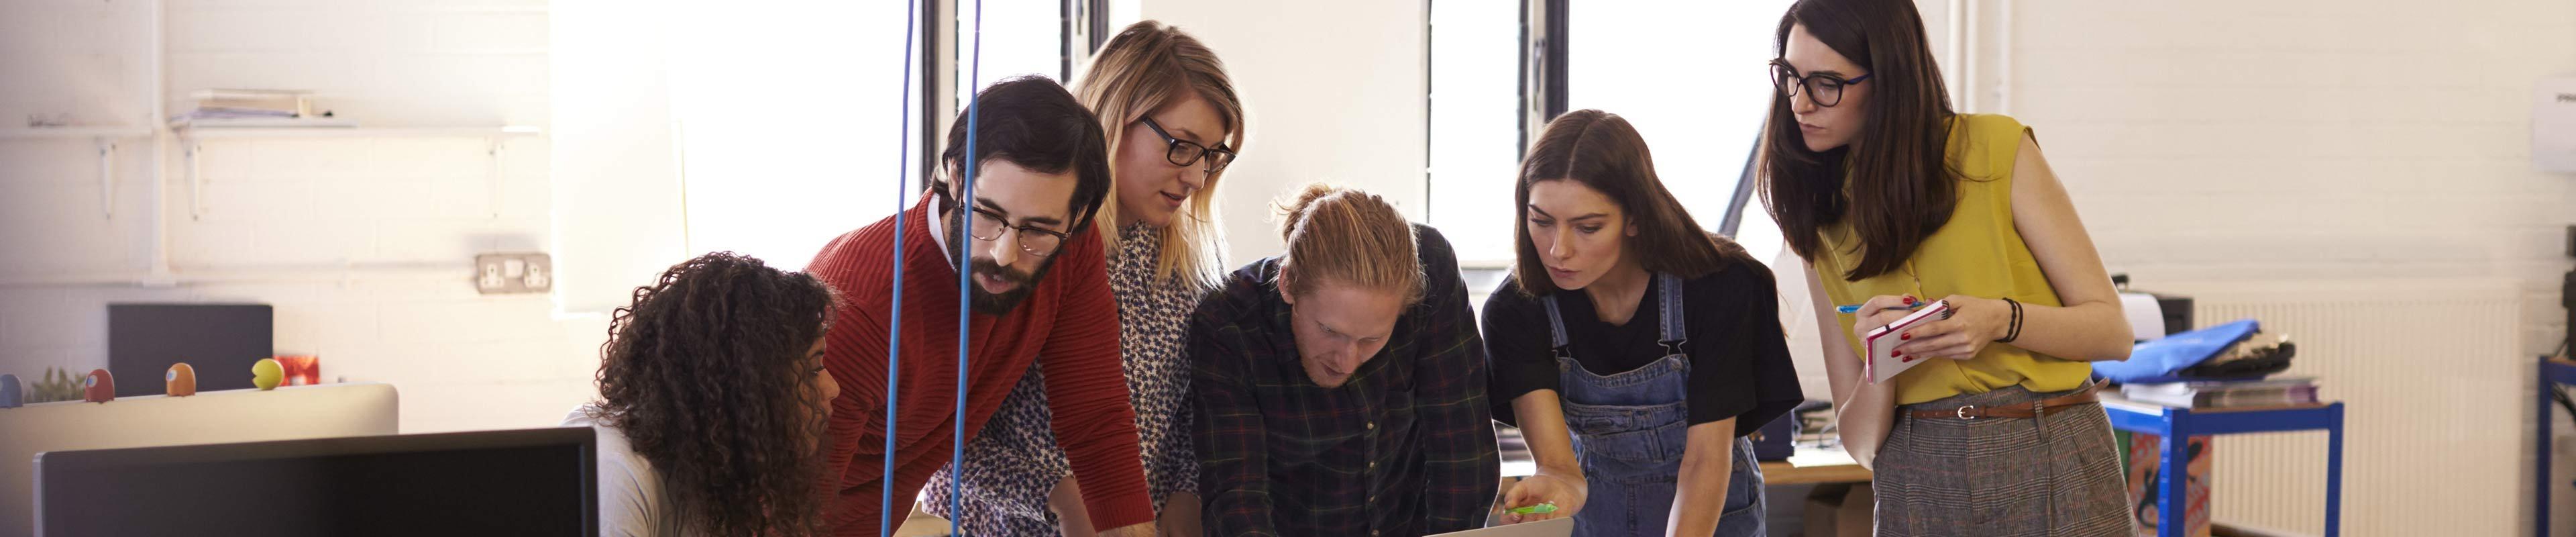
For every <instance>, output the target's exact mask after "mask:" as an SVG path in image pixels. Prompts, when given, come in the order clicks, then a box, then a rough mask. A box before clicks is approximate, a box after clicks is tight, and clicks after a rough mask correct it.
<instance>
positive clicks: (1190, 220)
mask: <svg viewBox="0 0 2576 537" xmlns="http://www.w3.org/2000/svg"><path fill="white" fill-rule="evenodd" d="M1184 91H1187V92H1192V93H1195V94H1197V96H1198V97H1199V98H1200V99H1205V100H1207V102H1208V104H1209V105H1211V106H1213V107H1215V108H1216V111H1217V115H1218V119H1219V120H1220V121H1223V122H1224V127H1225V131H1226V132H1227V135H1226V140H1225V145H1226V146H1227V147H1231V148H1234V149H1235V150H1237V151H1240V150H1242V149H1243V100H1242V99H1240V98H1238V97H1236V96H1235V93H1234V81H1233V79H1231V78H1228V77H1227V76H1226V74H1225V63H1224V62H1221V61H1218V60H1217V58H1216V52H1215V51H1212V50H1209V49H1208V47H1207V44H1205V43H1201V42H1199V40H1198V38H1196V37H1191V36H1190V34H1188V33H1185V32H1182V31H1181V30H1180V29H1179V28H1175V27H1172V26H1171V25H1168V24H1163V23H1162V22H1159V21H1152V20H1146V21H1138V22H1137V23H1135V24H1130V25H1127V29H1125V30H1121V31H1119V32H1118V35H1117V36H1116V37H1112V38H1110V39H1109V43H1108V44H1106V45H1104V46H1102V47H1101V49H1100V52H1099V53H1098V55H1096V56H1093V57H1092V60H1091V66H1090V67H1088V68H1086V69H1084V71H1083V75H1082V80H1081V81H1080V82H1078V83H1077V84H1076V87H1075V90H1074V92H1075V94H1076V96H1077V97H1078V98H1080V99H1081V100H1082V104H1083V106H1088V107H1091V111H1092V113H1094V114H1096V115H1098V116H1100V127H1101V130H1102V131H1103V132H1106V133H1107V134H1108V136H1109V154H1110V155H1112V156H1113V157H1112V158H1113V160H1114V159H1115V155H1118V154H1119V152H1120V151H1121V148H1123V147H1125V146H1126V142H1127V132H1128V131H1129V129H1128V127H1129V126H1131V125H1134V124H1135V123H1136V122H1138V121H1141V120H1143V119H1144V118H1145V114H1148V113H1152V112H1153V111H1154V109H1156V108H1161V107H1163V106H1164V105H1167V104H1171V103H1173V102H1175V101H1179V100H1181V99H1183V98H1184V95H1185V94H1183V93H1182V92H1184ZM1151 142H1153V143H1161V142H1162V140H1151ZM1139 143H1144V142H1139ZM1111 169H1112V170H1113V171H1112V172H1111V173H1110V182H1111V184H1113V185H1115V184H1116V182H1117V181H1119V180H1121V179H1119V178H1118V177H1117V173H1116V172H1115V171H1114V170H1115V169H1116V167H1115V166H1112V167H1111ZM1224 173H1225V172H1224V170H1218V171H1217V173H1215V174H1210V175H1208V178H1207V184H1206V186H1205V187H1204V188H1200V189H1199V191H1198V192H1196V193H1193V194H1191V195H1190V199H1189V202H1188V203H1185V204H1183V205H1182V207H1181V211H1180V212H1179V213H1177V214H1175V215H1174V216H1175V217H1176V218H1173V219H1172V222H1171V224H1170V225H1166V226H1163V228H1162V229H1159V230H1155V231H1154V232H1155V233H1158V234H1160V235H1161V238H1162V240H1163V247H1162V252H1161V254H1159V257H1157V258H1156V259H1155V260H1154V278H1156V279H1164V278H1172V279H1178V280H1181V281H1182V282H1184V283H1187V284H1189V285H1190V286H1191V288H1193V289H1199V290H1205V289H1211V288H1214V287H1216V284H1217V281H1218V280H1219V279H1220V278H1222V277H1224V275H1225V260H1224V258H1223V257H1221V256H1222V255H1223V254H1224V252H1225V235H1224V233H1223V231H1222V229H1221V228H1220V227H1219V226H1218V225H1217V223H1216V185H1217V179H1218V177H1219V176H1221V175H1224ZM1112 188H1113V189H1114V188H1115V187H1114V186H1113V187H1112ZM1118 212H1119V211H1118V204H1117V203H1115V202H1112V203H1107V204H1103V206H1102V207H1101V208H1100V217H1099V220H1098V221H1100V222H1106V223H1108V225H1104V226H1096V227H1099V228H1100V236H1101V239H1102V240H1101V243H1102V244H1103V245H1105V246H1106V247H1107V248H1108V251H1109V253H1110V255H1113V256H1115V255H1117V253H1118V251H1119V247H1120V245H1119V244H1118V231H1119V228H1120V227H1123V226H1122V225H1121V224H1120V223H1119V216H1118Z"/></svg>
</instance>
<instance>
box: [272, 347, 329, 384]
mask: <svg viewBox="0 0 2576 537" xmlns="http://www.w3.org/2000/svg"><path fill="white" fill-rule="evenodd" d="M276 358H277V365H280V366H284V367H285V368H286V381H285V382H281V383H279V384H282V385H286V386H311V385H314V384H321V383H322V357H320V356H314V355H310V354H280V355H277V356H276Z"/></svg>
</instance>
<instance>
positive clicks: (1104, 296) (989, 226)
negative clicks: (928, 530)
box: [806, 77, 1154, 535]
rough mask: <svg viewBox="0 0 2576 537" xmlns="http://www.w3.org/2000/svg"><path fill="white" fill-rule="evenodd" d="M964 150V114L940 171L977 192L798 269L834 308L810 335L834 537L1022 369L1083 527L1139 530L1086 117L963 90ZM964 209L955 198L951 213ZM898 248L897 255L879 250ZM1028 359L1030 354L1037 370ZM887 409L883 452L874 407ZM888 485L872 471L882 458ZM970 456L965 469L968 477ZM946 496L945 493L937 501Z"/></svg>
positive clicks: (860, 526) (927, 460)
mask: <svg viewBox="0 0 2576 537" xmlns="http://www.w3.org/2000/svg"><path fill="white" fill-rule="evenodd" d="M975 103H976V106H978V107H980V108H981V110H980V111H979V112H977V114H978V115H977V116H975V117H976V119H977V124H976V125H975V131H976V132H975V136H976V138H977V139H976V141H975V148H974V151H975V154H974V155H972V156H971V159H972V160H971V161H970V160H969V159H970V157H969V156H968V155H966V154H965V152H966V145H967V144H966V136H967V134H966V133H967V125H966V121H967V118H968V117H969V116H968V115H967V114H959V115H958V118H957V120H956V121H955V122H954V123H952V124H951V125H950V126H949V128H948V147H947V150H946V151H945V152H943V153H941V154H940V161H941V168H942V172H943V173H941V174H939V175H940V177H943V178H946V177H958V176H959V175H961V174H962V172H963V171H964V166H966V165H967V164H968V163H969V162H973V163H975V164H976V166H977V167H976V172H975V195H974V198H973V199H972V200H966V199H963V198H964V194H965V188H964V186H963V185H962V184H960V183H959V182H957V181H952V180H945V179H941V180H934V181H932V186H931V187H930V188H929V189H928V192H925V193H924V194H923V195H922V197H921V200H920V201H917V202H915V203H914V204H913V207H912V208H911V209H908V210H905V211H904V212H903V214H902V215H901V217H902V220H901V229H896V228H897V225H896V219H895V217H891V216H890V217H887V218H886V219H884V220H879V221H877V222H876V223H874V224H869V225H868V226H867V227H863V228H859V229H858V230H857V231H852V232H849V233H847V234H843V235H841V236H840V237H839V238H836V239H833V240H832V242H831V244H828V245H825V246H824V247H823V251H822V253H819V254H815V256H814V261H813V262H812V263H811V264H808V265H807V266H806V270H807V271H809V272H811V273H813V274H815V275H817V276H820V277H822V279H823V281H824V282H825V283H828V284H830V285H831V286H832V288H833V289H834V290H836V291H839V292H840V294H841V296H842V299H843V302H844V303H843V304H842V306H841V308H840V310H839V317H840V320H839V321H837V322H835V323H834V328H833V330H832V331H831V332H830V334H829V335H827V336H826V340H827V341H828V343H827V345H828V347H829V350H828V351H827V353H826V354H825V357H824V367H825V369H828V370H829V371H830V372H831V374H832V378H833V380H834V381H837V382H838V383H840V385H841V386H843V388H844V389H843V390H842V392H841V396H840V397H839V398H837V399H834V400H833V402H832V405H833V406H832V417H831V421H830V426H829V428H828V430H827V435H828V436H829V439H830V446H829V448H830V449H831V456H830V458H829V459H828V463H827V464H828V465H829V468H828V469H827V471H828V472H829V473H828V474H827V475H829V476H831V477H833V478H837V479H836V483H837V484H836V485H834V486H832V490H831V491H830V492H831V493H832V494H833V498H832V499H831V500H830V501H831V502H832V509H831V510H832V515H831V526H832V532H833V533H835V534H838V535H876V534H877V532H878V529H879V527H880V526H879V520H880V517H884V516H888V513H882V512H880V510H881V509H880V501H882V498H883V496H882V495H883V494H884V493H885V491H886V490H887V489H888V488H891V489H893V490H894V493H895V505H896V506H897V507H896V508H895V509H897V511H896V512H894V513H893V516H902V510H903V509H905V508H907V507H909V506H911V505H912V503H911V502H912V499H913V496H914V495H915V494H918V493H919V491H920V490H921V486H922V483H923V482H924V481H926V480H928V479H929V478H930V475H931V473H932V472H936V471H941V470H942V468H941V467H942V466H945V465H947V464H948V461H949V456H950V450H951V449H952V448H953V447H954V446H955V445H956V444H954V443H953V442H954V441H955V438H954V436H952V435H953V434H954V433H953V428H954V427H956V425H957V422H958V421H959V420H963V421H964V422H965V425H966V431H967V432H966V434H968V435H970V436H969V437H968V440H970V441H971V440H972V439H973V437H972V436H971V435H973V434H975V433H977V432H979V431H981V430H982V429H983V428H984V422H985V421H986V420H987V419H989V418H991V417H992V416H993V412H994V411H995V409H997V408H999V407H1000V406H1001V402H1002V396H1004V395H1006V394H1008V393H1010V391H1011V387H1012V386H1013V385H1014V384H1016V383H1018V382H1019V380H1020V378H1021V377H1022V376H1024V375H1027V374H1029V373H1030V372H1031V371H1032V366H1036V367H1041V368H1043V369H1044V371H1045V372H1046V373H1045V378H1046V390H1047V402H1048V406H1049V407H1050V408H1052V409H1053V410H1054V414H1055V424H1054V432H1055V438H1056V443H1057V444H1059V445H1061V446H1063V447H1064V450H1065V455H1066V458H1067V459H1069V461H1070V462H1071V463H1072V465H1073V473H1074V476H1075V477H1076V478H1077V479H1079V480H1081V482H1082V494H1083V498H1082V500H1083V505H1084V506H1085V507H1086V509H1087V510H1088V512H1089V514H1090V515H1091V520H1092V523H1093V525H1094V526H1096V527H1095V528H1092V529H1094V530H1099V531H1103V532H1104V533H1105V534H1107V535H1151V534H1153V533H1154V528H1153V524H1152V522H1153V518H1154V509H1153V506H1152V505H1151V503H1150V502H1149V500H1148V497H1147V495H1146V489H1145V480H1144V467H1143V466H1142V464H1141V463H1140V462H1139V457H1138V455H1137V446H1136V428H1135V418H1134V414H1135V412H1134V410H1133V409H1131V408H1129V406H1128V402H1127V378H1126V375H1125V373H1124V372H1123V371H1122V370H1121V369H1120V362H1119V359H1118V306H1117V304H1116V303H1115V302H1114V301H1113V300H1112V299H1111V297H1110V293H1109V281H1108V279H1107V261H1106V255H1105V254H1106V252H1105V251H1104V247H1103V246H1102V245H1101V242H1100V240H1101V239H1100V236H1099V233H1098V232H1097V231H1095V230H1092V229H1091V228H1090V226H1091V219H1092V216H1093V213H1094V212H1095V211H1097V210H1098V209H1099V208H1100V204H1101V202H1102V200H1103V199H1105V198H1106V197H1107V194H1108V190H1109V165H1108V154H1107V148H1106V147H1104V145H1103V144H1104V142H1103V141H1102V140H1103V139H1104V137H1103V136H1102V134H1101V131H1100V122H1099V121H1097V120H1095V119H1093V117H1092V115H1091V112H1089V111H1088V110H1085V109H1084V108H1083V107H1082V105H1081V104H1080V103H1079V102H1077V101H1075V100H1074V98H1073V96H1072V95H1071V94H1068V93H1066V92H1065V90H1064V88H1063V87H1061V86H1058V85H1056V83H1055V82H1053V81H1049V80H1046V79H1043V78H1036V77H1022V78H1015V79H1010V80H1005V81H1002V82H1000V83H996V84H994V85H992V86H991V87H988V88H985V89H984V90H983V92H981V93H979V94H977V95H976V100H975ZM961 202H962V203H961ZM896 241H902V244H903V254H902V259H900V260H897V259H894V258H893V251H894V249H893V246H894V244H895V242H896ZM961 252H962V253H965V254H969V255H971V256H972V258H973V260H972V261H971V262H970V263H968V265H967V266H968V267H971V269H972V270H971V273H972V275H973V281H974V285H973V286H972V287H973V289H974V292H973V295H972V297H971V301H972V304H973V305H972V310H973V313H974V315H972V317H971V318H970V319H968V320H967V325H968V326H967V331H968V333H969V334H970V335H969V340H968V341H967V345H968V347H969V348H968V351H967V354H968V356H969V359H968V363H967V365H966V371H965V372H964V374H965V375H966V384H967V393H966V412H965V414H963V415H959V414H958V413H957V397H956V386H957V380H958V375H959V371H958V367H957V345H958V341H957V322H958V315H957V314H958V310H957V308H958V301H957V274H958V272H957V263H958V257H959V255H960V253H961ZM896 263H901V270H902V272H903V279H902V282H901V285H902V286H903V291H902V301H901V302H902V304H901V307H902V308H903V310H902V311H903V316H902V319H901V320H902V328H901V331H900V333H897V334H893V337H890V336H889V333H888V332H887V328H888V321H891V320H893V317H892V310H891V309H890V308H891V307H892V306H893V305H894V302H895V299H894V296H893V289H891V287H890V286H891V285H893V282H892V280H893V279H894V272H895V270H896V268H897V267H896ZM890 339H891V340H893V341H895V342H896V343H894V345H898V346H900V347H901V352H899V353H897V355H898V358H899V360H898V361H897V363H896V364H895V365H896V367H900V368H901V369H900V370H899V371H898V372H897V373H898V375H899V378H898V380H899V381H900V382H901V386H900V388H899V389H898V390H896V391H895V393H893V394H888V393H887V390H886V373H887V371H886V367H887V363H886V362H887V359H886V354H887V353H886V350H887V348H888V345H889V343H888V341H889V340H890ZM1040 357H1043V359H1041V358H1040ZM890 400H891V401H894V402H895V403H896V408H895V410H896V411H897V412H899V413H900V414H901V417H900V418H898V419H897V420H896V424H895V425H896V427H895V431H894V444H895V448H894V453H892V454H887V453H886V423H885V422H886V419H885V418H886V404H887V402H888V401H890ZM888 458H891V459H892V460H893V461H894V464H895V468H894V475H893V476H891V477H888V476H886V475H885V461H886V460H887V459H888ZM974 465H975V461H971V460H970V461H966V467H967V469H968V470H969V471H972V470H973V468H974ZM937 501H945V499H944V498H943V499H937Z"/></svg>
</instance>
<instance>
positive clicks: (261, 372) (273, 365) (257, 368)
mask: <svg viewBox="0 0 2576 537" xmlns="http://www.w3.org/2000/svg"><path fill="white" fill-rule="evenodd" d="M285 380H286V366H282V365H278V363H277V359H276V358H261V359H259V363H255V364H251V365H250V384H251V385H252V386H258V387H259V389H260V391H268V390H274V389H277V384H278V383H280V382H284V381H285Z"/></svg>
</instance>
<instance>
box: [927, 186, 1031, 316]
mask: <svg viewBox="0 0 2576 537" xmlns="http://www.w3.org/2000/svg"><path fill="white" fill-rule="evenodd" d="M965 214H966V211H961V210H952V211H948V218H947V220H948V259H950V260H955V259H957V258H958V257H959V256H961V255H964V253H965V248H966V241H968V240H972V238H970V237H967V236H966V223H965V222H964V221H963V220H964V219H963V218H962V217H963V216H964V215H965ZM1020 255H1028V254H1027V253H1022V254H1020ZM966 267H967V271H968V273H969V274H974V275H981V276H990V277H992V278H993V279H996V280H1001V281H1004V282H1009V283H1011V284H1012V286H1011V290H1010V291H1007V292H1002V293H993V292H990V291H985V290H984V286H982V285H977V284H973V283H969V284H967V285H966V287H967V293H968V298H967V307H968V309H970V310H973V311H974V312H975V313H978V314H983V315H1002V314H1006V313H1010V312H1011V309H1013V308H1017V307H1019V306H1020V301H1023V300H1028V298H1029V293H1030V292H1033V291H1036V290H1037V287H1038V282H1039V281H1041V280H1044V279H1046V274H1047V270H1048V269H1053V268H1055V258H1053V257H1049V258H1047V259H1046V260H1045V261H1041V262H1039V263H1038V268H1037V270H1034V271H1029V272H1020V271H1017V270H1011V269H1010V268H1007V267H1003V266H1002V265H1001V264H1000V263H995V262H993V260H991V259H984V258H974V259H971V260H969V262H968V263H967V264H966Z"/></svg>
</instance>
